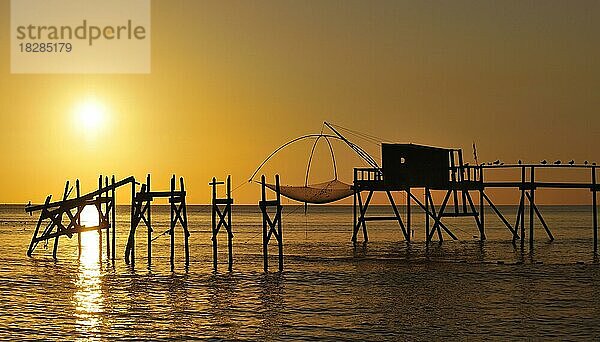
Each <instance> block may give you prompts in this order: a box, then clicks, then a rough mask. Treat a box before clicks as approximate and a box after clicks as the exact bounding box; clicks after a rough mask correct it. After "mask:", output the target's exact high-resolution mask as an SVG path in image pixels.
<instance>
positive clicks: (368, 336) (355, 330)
mask: <svg viewBox="0 0 600 342" xmlns="http://www.w3.org/2000/svg"><path fill="white" fill-rule="evenodd" d="M23 209H24V207H23V206H10V205H5V206H0V295H1V299H2V300H1V301H0V339H2V340H7V339H11V340H31V339H51V340H57V339H60V340H63V339H67V340H71V339H90V340H102V339H151V340H155V339H173V338H175V339H225V340H234V339H235V340H238V339H249V340H280V339H289V340H300V339H328V340H336V341H341V340H370V341H377V340H402V339H411V340H413V339H415V340H431V339H450V340H455V339H459V340H463V339H473V338H477V339H480V338H499V339H510V340H513V339H538V338H559V339H598V338H599V337H600V267H599V264H598V260H597V259H596V258H595V257H594V255H593V240H592V237H593V231H592V214H591V208H590V207H588V206H541V207H540V210H541V212H542V214H543V215H544V218H545V220H546V222H547V224H548V225H549V227H550V229H551V230H552V233H553V235H554V237H555V241H553V242H550V241H549V238H548V236H547V235H546V232H545V231H544V230H543V228H542V226H541V225H540V224H539V222H536V230H535V245H534V249H533V250H530V249H529V245H528V243H526V244H525V247H524V248H523V249H521V246H520V243H519V241H517V243H516V244H513V243H512V241H511V240H512V238H511V237H512V235H511V232H510V231H509V230H508V229H507V228H506V227H505V226H504V225H503V224H502V222H501V221H500V220H499V219H498V218H497V217H496V216H495V214H494V213H493V212H492V211H491V210H490V209H489V208H487V209H486V213H485V214H486V215H485V216H486V226H485V228H486V234H487V240H486V241H480V240H479V239H478V236H479V233H478V230H477V228H476V225H475V223H474V220H473V218H472V217H469V218H465V217H463V218H446V219H445V220H444V222H445V223H446V224H447V226H448V227H449V229H450V230H452V232H453V233H455V234H456V235H457V237H458V238H459V240H457V241H452V240H451V239H450V238H449V236H448V235H444V242H443V243H438V242H433V243H431V244H429V245H426V244H425V243H424V215H423V213H422V211H420V210H418V208H416V207H415V208H412V210H411V211H412V213H413V214H412V228H413V230H414V233H413V234H414V239H413V242H411V243H410V244H408V243H406V242H405V241H404V239H403V235H402V233H401V230H400V228H399V226H398V224H397V222H368V225H367V227H368V232H369V242H368V243H367V244H363V243H360V241H361V240H362V233H359V243H358V244H357V245H353V244H352V243H351V241H350V239H351V235H352V207H350V206H309V207H308V212H307V213H306V214H305V213H304V207H303V206H285V208H284V214H283V240H284V254H285V259H284V263H285V265H284V268H285V269H284V271H283V272H281V273H279V272H277V248H276V244H275V240H274V239H273V241H272V242H271V247H270V250H269V252H270V260H269V261H270V265H269V266H270V270H271V271H270V272H269V273H264V272H263V263H262V223H261V216H260V212H259V210H258V208H257V207H255V206H235V207H234V209H233V217H232V221H233V230H234V240H233V241H234V245H233V254H234V255H233V258H234V264H233V272H228V271H227V238H226V232H225V230H222V231H221V233H220V235H219V266H218V271H217V272H214V271H213V270H212V247H211V233H210V222H211V216H210V208H209V207H208V206H188V208H187V213H188V218H189V227H190V232H191V236H190V259H191V263H190V265H189V269H188V270H186V269H185V265H184V251H183V233H182V230H181V228H180V227H179V226H178V227H177V228H176V231H175V234H176V236H175V238H176V251H175V252H176V253H175V271H174V272H171V270H170V263H169V254H170V252H169V235H168V234H165V232H166V231H167V230H168V229H169V217H170V213H169V209H168V207H166V206H156V207H153V208H152V220H153V224H154V227H153V228H154V231H153V237H155V238H156V240H155V241H154V242H153V245H152V247H153V253H152V265H151V266H150V267H148V265H147V255H146V251H147V248H146V241H147V229H146V228H145V227H144V226H140V227H139V228H138V231H137V234H136V248H135V256H136V260H135V264H134V265H127V264H125V262H124V260H123V256H124V247H125V243H126V239H127V235H128V233H129V225H130V223H129V215H130V212H129V207H127V206H119V207H118V212H117V233H118V234H117V259H116V260H115V261H114V262H113V261H109V260H107V259H106V245H105V244H106V235H105V233H103V237H102V239H103V240H102V245H103V246H102V249H101V250H100V247H99V241H98V238H99V237H98V234H97V232H94V231H92V232H88V233H84V234H82V242H83V249H82V255H81V257H78V252H77V238H76V236H74V237H73V238H72V239H69V238H67V237H62V238H61V239H60V244H59V247H58V260H56V261H55V260H53V259H52V244H53V241H50V242H49V243H48V244H47V245H45V244H44V243H43V242H42V243H40V244H39V245H38V246H37V249H36V250H35V252H34V254H33V257H31V258H30V257H27V256H26V251H27V247H28V245H29V242H30V240H31V236H32V234H33V230H34V228H35V224H36V223H37V217H36V216H28V215H26V214H25V212H24V210H23ZM402 209H404V208H402ZM369 210H370V211H369V214H372V215H379V216H380V215H389V214H390V210H389V208H388V207H376V206H373V207H371V208H370V209H369ZM500 210H501V211H502V212H503V213H504V214H505V215H506V217H507V219H508V220H509V221H510V222H512V223H513V224H514V221H515V218H516V207H512V206H506V207H500ZM401 213H402V215H403V217H404V211H402V212H401ZM526 228H527V231H528V228H529V227H528V222H526ZM435 238H436V239H437V235H436V236H435Z"/></svg>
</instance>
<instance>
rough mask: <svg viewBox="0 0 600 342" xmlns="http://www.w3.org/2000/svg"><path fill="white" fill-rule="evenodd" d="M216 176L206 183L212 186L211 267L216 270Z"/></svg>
mask: <svg viewBox="0 0 600 342" xmlns="http://www.w3.org/2000/svg"><path fill="white" fill-rule="evenodd" d="M219 183H220V184H223V183H222V182H219ZM219 183H217V178H216V177H213V179H212V182H211V183H208V185H211V186H212V215H211V219H212V225H211V227H212V248H213V269H214V270H215V271H216V270H217V264H218V262H217V261H218V258H217V233H218V231H217V213H216V211H217V209H216V208H215V206H216V203H215V202H216V201H217V184H219Z"/></svg>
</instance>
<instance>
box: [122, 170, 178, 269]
mask: <svg viewBox="0 0 600 342" xmlns="http://www.w3.org/2000/svg"><path fill="white" fill-rule="evenodd" d="M179 184H180V189H179V190H177V189H176V178H175V175H173V176H172V177H171V189H170V190H169V191H151V190H150V175H149V174H148V175H147V176H146V184H142V185H141V189H140V191H139V192H137V193H132V196H133V203H132V207H131V229H130V231H129V238H128V240H127V246H126V247H125V262H127V263H129V262H131V263H134V262H135V233H136V229H137V227H138V226H139V224H140V223H141V222H144V224H145V226H146V228H147V232H148V246H147V247H148V254H147V256H148V266H151V265H152V241H153V239H152V232H153V229H152V220H151V205H150V204H151V203H152V201H153V200H154V199H156V198H167V199H168V200H169V209H170V212H171V215H170V220H169V225H170V228H169V230H168V231H167V233H168V234H169V236H170V247H171V249H170V251H171V253H170V258H169V260H170V263H171V270H174V269H175V227H176V226H177V225H178V224H180V225H181V227H182V229H183V237H184V248H185V267H186V268H187V267H189V265H190V250H189V236H190V233H189V230H188V220H187V209H186V202H185V197H186V192H185V186H184V182H183V177H181V178H180V179H179ZM132 191H133V190H132Z"/></svg>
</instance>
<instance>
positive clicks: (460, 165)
mask: <svg viewBox="0 0 600 342" xmlns="http://www.w3.org/2000/svg"><path fill="white" fill-rule="evenodd" d="M381 153H382V164H383V166H382V167H378V166H377V165H374V167H371V168H355V169H354V182H353V189H354V224H353V227H354V229H353V235H352V241H353V242H356V240H357V234H358V232H359V231H360V229H361V228H362V232H363V239H364V241H368V235H367V222H368V221H383V220H396V221H398V223H399V225H400V227H401V229H402V232H403V234H404V237H405V239H406V240H407V241H410V232H411V223H410V216H411V212H410V205H411V204H410V203H411V200H412V201H415V202H416V203H417V204H418V206H419V207H420V208H421V209H422V210H423V211H424V212H425V216H426V221H425V236H426V241H427V242H431V241H432V239H433V237H434V235H435V234H436V233H437V237H438V239H439V241H442V240H443V238H444V237H443V233H446V234H447V235H448V236H450V238H452V239H455V240H456V239H457V237H456V236H455V235H454V234H453V233H452V231H451V230H450V229H449V228H448V227H447V226H446V225H445V224H444V222H443V220H444V219H447V218H453V217H465V216H468V217H473V218H474V220H475V223H476V225H477V227H478V230H479V238H480V239H481V240H485V239H486V235H485V216H484V213H485V211H484V204H485V203H487V204H489V207H490V208H491V210H492V211H493V212H494V213H495V214H496V216H497V217H498V218H499V219H500V220H501V221H502V223H503V224H504V225H505V226H506V228H507V229H508V230H509V231H510V232H511V235H512V239H513V242H515V241H516V240H518V239H520V243H521V246H522V247H523V246H524V243H525V240H526V239H527V238H528V239H529V247H530V248H533V241H534V227H535V217H537V219H538V220H539V222H540V223H541V225H542V226H543V228H544V230H545V231H546V234H547V235H548V238H549V239H550V240H551V241H552V240H554V236H553V235H552V232H551V231H550V229H549V227H548V225H547V224H546V222H545V220H544V218H543V216H542V213H541V211H540V209H539V208H538V206H537V205H536V203H535V192H536V190H538V189H541V188H554V189H588V190H590V191H591V193H592V225H593V239H594V253H597V251H598V208H597V195H596V193H597V192H598V190H599V189H600V187H599V186H598V184H597V181H596V166H595V165H588V164H584V165H577V164H575V163H567V164H559V163H554V164H548V163H545V164H523V163H519V164H514V165H510V164H504V163H500V162H499V161H498V162H497V163H492V164H491V165H484V164H481V165H477V166H470V165H467V164H465V163H464V161H463V156H462V151H461V150H460V149H446V148H437V147H430V146H423V145H414V144H382V148H381ZM550 168H553V169H587V170H589V171H590V176H591V180H590V182H540V181H536V179H535V171H536V170H539V169H550ZM498 169H513V170H520V172H521V179H520V181H486V180H485V173H486V172H490V171H492V170H498ZM415 188H421V189H423V193H424V200H423V202H424V203H423V202H421V200H419V199H418V198H417V197H416V196H415V194H414V193H413V191H414V189H415ZM490 188H516V189H519V190H520V192H521V197H520V202H519V207H518V210H517V217H516V222H515V224H514V225H511V224H510V223H509V221H508V220H507V219H506V217H505V216H504V215H503V214H502V213H501V211H500V210H499V209H498V207H497V206H496V205H495V204H494V203H493V202H492V200H491V199H490V197H489V196H488V194H486V192H485V191H486V190H487V189H490ZM363 191H364V192H367V197H366V199H365V200H364V201H363V196H362V192H363ZM394 191H396V192H405V193H406V206H407V207H406V225H405V224H404V223H403V220H402V218H401V217H400V214H399V210H398V207H397V206H396V204H395V203H394V200H393V197H392V192H394ZM433 191H442V192H443V193H445V195H444V197H443V200H442V202H441V204H440V205H438V206H437V207H436V204H435V203H434V200H433V196H432V195H431V193H432V192H433ZM375 192H385V193H386V194H387V196H388V198H389V200H390V204H391V206H392V209H393V210H394V213H395V215H394V216H383V217H382V216H379V217H378V216H375V217H373V216H367V209H368V207H369V204H370V201H371V198H372V196H373V194H374V193H375ZM472 192H475V193H478V194H479V208H477V206H476V205H475V204H474V201H473V199H472V196H471V193H472ZM527 206H528V210H529V219H528V224H529V232H528V234H526V231H525V220H526V217H525V212H526V209H527V208H526V207H527ZM431 222H433V225H431ZM519 230H520V232H519Z"/></svg>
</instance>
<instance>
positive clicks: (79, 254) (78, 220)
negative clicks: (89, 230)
mask: <svg viewBox="0 0 600 342" xmlns="http://www.w3.org/2000/svg"><path fill="white" fill-rule="evenodd" d="M75 191H76V194H77V198H78V199H79V196H81V189H80V188H79V179H77V180H76V181H75ZM82 209H83V207H82V206H78V207H77V213H78V214H79V213H80V212H81V210H82ZM80 227H81V215H77V228H80ZM77 258H81V233H80V232H78V233H77Z"/></svg>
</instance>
